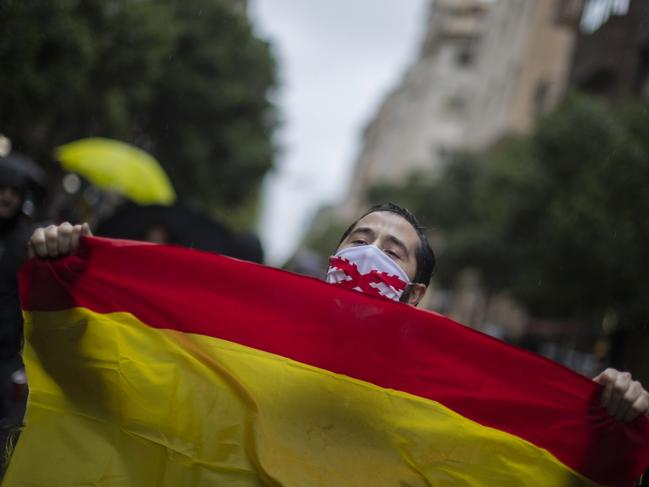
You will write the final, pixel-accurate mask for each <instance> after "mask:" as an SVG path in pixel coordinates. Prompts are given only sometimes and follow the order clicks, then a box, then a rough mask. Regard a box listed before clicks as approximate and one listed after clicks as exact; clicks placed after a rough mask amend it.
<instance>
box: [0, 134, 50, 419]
mask: <svg viewBox="0 0 649 487" xmlns="http://www.w3.org/2000/svg"><path fill="white" fill-rule="evenodd" d="M4 140H6V139H4ZM6 145H7V144H0V146H1V147H0V148H2V149H3V151H4V153H1V152H0V428H2V429H4V430H6V429H8V428H11V427H12V426H15V425H16V424H17V423H20V421H21V420H22V411H21V407H20V404H16V402H15V401H14V399H15V398H14V396H15V392H16V389H17V388H18V387H19V386H18V385H17V384H14V380H13V379H12V377H18V376H20V372H19V371H20V369H21V367H22V363H21V359H20V351H21V346H22V325H23V323H22V314H21V310H20V301H19V298H18V277H17V274H18V269H19V268H20V266H21V265H22V264H23V263H24V262H25V260H27V249H26V244H27V241H28V240H29V236H30V235H31V234H32V232H33V231H34V228H35V227H36V224H34V223H31V222H30V221H29V219H28V218H27V216H26V214H25V213H24V211H23V210H24V209H27V210H28V211H30V210H31V209H30V208H29V205H30V204H31V202H30V201H28V199H27V198H28V194H29V192H30V190H31V189H32V188H33V187H34V186H35V185H38V184H42V181H40V178H42V177H43V174H42V171H40V169H38V167H37V166H36V165H35V163H33V162H32V161H31V160H29V159H27V158H24V157H21V156H18V155H14V154H11V155H9V154H7V153H6V152H7V151H8V147H7V146H6ZM16 372H18V373H17V374H16Z"/></svg>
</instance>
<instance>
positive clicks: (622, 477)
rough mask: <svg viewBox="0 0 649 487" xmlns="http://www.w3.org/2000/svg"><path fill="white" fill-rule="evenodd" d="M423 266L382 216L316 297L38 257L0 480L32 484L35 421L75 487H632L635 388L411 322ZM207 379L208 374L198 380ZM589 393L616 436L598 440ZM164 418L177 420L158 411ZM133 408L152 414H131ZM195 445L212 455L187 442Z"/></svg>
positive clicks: (66, 235)
mask: <svg viewBox="0 0 649 487" xmlns="http://www.w3.org/2000/svg"><path fill="white" fill-rule="evenodd" d="M82 236H90V231H89V229H88V227H87V226H86V225H84V226H80V225H75V226H73V225H70V224H67V223H64V224H62V225H59V226H58V227H57V226H50V227H47V228H44V229H38V230H36V231H35V232H34V235H33V236H32V238H31V240H30V243H29V248H30V253H31V255H33V256H38V257H41V258H45V257H47V258H57V257H61V256H65V255H69V254H71V253H74V252H75V251H77V250H78V249H79V248H80V242H81V238H80V237H82ZM84 245H85V248H84ZM434 262H435V259H434V255H433V252H432V250H431V248H430V245H429V244H428V241H427V239H426V236H425V234H424V232H423V230H422V228H421V227H420V226H419V224H418V223H417V221H416V219H415V218H414V216H412V215H411V214H410V213H409V212H408V211H407V210H404V209H402V208H400V207H398V206H395V205H391V204H387V205H381V206H378V207H374V208H372V209H370V210H369V211H368V212H367V213H366V214H365V215H363V216H362V217H361V218H359V219H358V220H357V221H356V222H354V223H353V224H352V225H351V226H350V227H349V229H348V230H347V231H346V232H345V233H344V234H343V236H342V238H341V241H340V243H339V246H338V248H337V249H336V252H335V255H334V256H333V257H332V258H331V261H330V267H329V270H328V272H327V281H328V282H329V283H331V284H334V285H335V286H330V287H328V286H325V287H323V285H322V284H321V283H319V282H316V281H313V280H310V279H307V278H303V277H299V276H293V275H290V274H287V273H283V272H281V271H277V270H273V269H269V268H265V267H263V266H254V265H252V264H247V263H242V262H238V261H233V260H232V259H227V258H224V257H220V256H211V255H206V254H199V253H194V252H191V251H187V250H182V249H175V248H165V247H154V246H144V245H138V244H129V243H119V242H115V243H113V242H111V241H106V240H102V239H90V240H86V241H84V242H83V245H81V248H80V251H79V254H78V257H75V256H74V255H73V256H70V257H67V258H66V259H63V260H60V261H50V260H47V261H40V263H39V261H38V260H34V261H32V262H31V263H30V266H31V267H30V266H28V267H29V268H28V269H26V270H25V271H24V273H25V274H24V281H23V285H22V288H21V296H22V298H23V308H24V309H25V312H26V321H27V322H28V325H29V327H30V328H29V330H30V331H29V332H28V333H27V334H26V336H27V338H28V345H29V347H28V349H27V352H26V355H28V358H30V359H31V363H33V364H34V365H33V367H34V371H35V373H34V376H35V377H36V379H37V380H36V384H35V386H34V388H33V389H32V395H33V398H31V399H30V400H31V405H30V408H31V409H30V411H31V412H30V411H28V414H27V429H26V434H25V437H24V438H22V439H21V442H24V444H19V447H18V450H17V452H16V454H15V455H14V460H13V463H12V464H11V466H10V471H9V474H8V475H9V476H12V475H13V477H12V478H13V479H17V480H19V481H24V482H25V483H30V485H46V484H41V483H39V477H38V475H36V474H34V473H33V472H30V471H28V469H25V468H22V467H23V461H24V459H25V458H26V455H28V454H29V453H33V452H34V451H36V450H37V449H38V448H39V445H40V443H39V440H40V439H41V438H38V437H37V436H36V435H37V433H34V432H32V434H31V436H29V435H28V434H27V433H29V428H30V421H31V422H33V424H34V428H33V429H32V431H33V430H34V429H35V426H36V424H38V425H39V426H41V428H42V429H43V430H45V431H49V432H50V433H51V434H52V436H51V438H59V439H60V441H61V442H62V443H63V444H64V445H66V446H68V447H69V448H68V450H70V451H66V452H65V455H64V454H63V453H61V455H64V456H65V459H66V461H69V459H70V458H75V455H76V458H81V457H83V456H84V455H86V456H87V455H88V452H87V451H86V452H85V453H84V451H83V450H79V449H78V447H77V448H75V447H74V445H72V446H70V442H71V440H70V441H69V440H65V438H64V436H65V434H66V432H69V431H73V432H75V434H77V435H86V436H85V437H87V438H89V440H88V441H91V440H90V438H92V442H94V443H93V445H95V448H94V449H92V448H91V449H90V452H91V454H90V456H92V457H93V458H92V462H91V463H93V462H94V464H93V465H94V467H93V468H92V469H90V468H88V470H87V471H86V472H84V474H83V481H84V482H86V481H88V479H97V478H99V479H110V481H111V482H116V483H119V482H118V481H116V480H115V479H124V481H123V482H122V483H121V484H120V485H154V484H155V485H202V484H205V485H257V484H268V485H396V484H399V483H401V484H403V483H406V484H408V485H418V484H422V485H438V484H445V483H447V482H449V481H450V482H452V483H458V484H473V485H521V484H525V483H530V478H533V479H534V480H533V481H532V482H531V483H534V484H538V485H582V484H583V485H608V484H616V485H628V484H629V480H630V479H632V478H634V476H635V477H637V476H638V475H639V473H640V472H642V470H643V469H644V468H646V467H647V466H648V464H649V438H647V433H648V432H649V422H647V420H646V418H640V417H639V416H641V415H643V414H646V413H647V411H648V410H649V394H648V393H647V391H645V390H644V388H643V387H642V386H641V385H640V384H639V383H638V382H637V381H633V380H632V379H631V377H630V375H629V374H628V373H625V372H619V371H616V370H613V369H607V370H606V371H604V372H603V373H602V374H600V375H599V376H598V377H597V378H596V379H595V381H596V382H598V383H599V384H601V385H602V386H603V388H601V389H600V388H599V386H594V385H589V384H588V383H587V381H586V382H585V381H584V379H583V378H581V377H580V376H578V375H577V374H574V373H572V372H570V371H568V370H567V369H564V368H562V367H561V366H558V365H556V364H552V363H550V362H548V361H545V360H544V359H542V358H540V357H537V356H534V355H532V354H529V353H527V352H524V351H520V350H518V349H515V348H513V347H509V346H508V345H505V344H503V343H500V342H497V341H495V340H493V339H491V338H489V337H486V336H484V335H482V334H479V333H475V332H473V331H472V330H468V329H466V328H464V327H458V326H457V325H456V324H455V323H452V322H451V321H450V320H448V319H446V318H443V317H441V316H439V315H435V314H433V313H428V312H422V311H417V310H415V309H414V306H416V305H417V304H418V303H419V301H420V300H421V298H422V297H423V295H424V293H425V291H426V288H427V286H428V284H429V282H430V278H431V275H432V272H433V268H434ZM187 274H190V275H187ZM208 287H209V289H208ZM339 288H348V289H354V290H360V291H362V293H363V294H362V295H361V294H360V293H348V292H346V291H344V290H342V289H339ZM134 292H135V293H140V294H138V295H134ZM174 293H181V294H183V296H182V297H183V300H180V299H177V297H176V296H175V294H174ZM250 295H252V296H255V300H254V301H249V300H247V299H246V298H247V297H248V296H250ZM367 295H369V296H367ZM374 297H378V298H381V299H378V300H377V299H374ZM187 300H190V301H191V303H188V302H187ZM389 301H400V302H402V303H407V304H410V305H412V307H402V306H399V305H395V304H393V303H390V302H389ZM199 309H200V310H201V313H203V314H202V315H201V314H198V312H197V310H199ZM127 312H128V313H127ZM431 325H433V326H431ZM73 330H75V331H73ZM115 330H117V331H115ZM30 337H31V342H30ZM129 337H130V338H129ZM57 340H58V341H57ZM55 343H58V344H59V345H60V346H62V347H70V346H71V347H72V348H69V349H66V351H62V350H60V349H59V348H58V347H56V346H55V345H54V344H55ZM71 343H72V345H70V344H71ZM138 344H139V345H138ZM54 349H56V350H54ZM113 349H115V352H112V350H113ZM169 350H172V351H169ZM163 351H164V353H163ZM172 352H173V353H172ZM136 356H137V357H136ZM77 357H78V358H77ZM59 361H62V362H64V364H61V363H59ZM169 363H174V364H176V365H175V368H174V369H168V367H167V366H166V364H169ZM77 364H80V365H79V370H78V371H77V372H76V373H77V374H78V376H77V377H74V376H73V375H74V371H73V370H72V369H73V368H74V367H75V366H77ZM129 364H135V369H132V367H133V365H129ZM205 367H207V368H208V370H209V371H211V372H210V374H208V376H201V377H202V378H201V380H200V381H198V380H197V379H196V377H198V376H197V374H199V372H198V371H199V370H203V369H204V368H205ZM86 368H87V370H91V371H92V374H91V375H89V376H88V377H87V378H88V379H89V378H90V377H92V380H88V382H87V383H88V384H91V383H96V382H97V377H100V378H101V380H100V382H101V384H102V386H101V388H100V389H97V390H90V391H88V393H87V394H88V395H93V397H94V399H92V400H88V399H87V398H86V397H85V395H86V390H85V389H84V388H79V387H78V386H77V382H83V381H84V380H85V379H86V377H85V374H86ZM107 370H117V371H118V374H117V375H110V374H108V372H106V371H107ZM134 370H135V371H137V373H134V372H133V371H134ZM156 371H157V372H156ZM190 371H192V372H190ZM28 374H29V365H28ZM151 374H153V375H151ZM169 374H171V376H172V380H171V381H170V382H169V381H168V380H167V379H166V378H167V377H169ZM199 375H200V374H199ZM161 377H165V380H167V382H165V380H162V379H161ZM181 377H182V378H184V379H183V380H181V381H180V382H179V380H180V378H181ZM205 377H207V378H205ZM30 380H31V377H30ZM162 382H164V384H163V383H162ZM187 382H190V383H189V384H188V385H187V384H186V383H187ZM120 384H121V385H120ZM165 384H166V385H167V386H166V387H171V388H172V389H174V390H173V391H168V390H166V389H165ZM187 387H189V389H187ZM109 391H113V392H111V394H109V395H106V394H107V393H108V392H109ZM191 391H194V392H193V393H192V392H191ZM112 394H117V395H118V396H119V401H117V399H115V397H114V396H113V395H112ZM188 394H193V396H190V395H188ZM197 394H199V395H203V399H204V400H203V401H201V402H200V404H197V403H195V401H196V395H197ZM593 394H598V395H599V396H600V397H599V400H601V404H602V405H603V406H604V407H605V408H606V409H607V410H608V413H609V414H610V415H611V416H613V417H614V418H616V419H618V420H622V421H623V422H627V423H628V426H626V425H623V423H620V424H619V425H618V424H614V423H611V422H610V421H611V419H610V418H609V419H607V418H606V417H605V416H604V415H603V414H602V411H603V410H602V411H600V409H598V408H599V406H596V405H595V402H593V401H594V400H591V398H592V395H593ZM179 396H180V397H182V398H183V400H182V401H181V402H178V397H179ZM230 396H231V397H230ZM210 398H211V399H210ZM70 399H73V400H76V401H79V402H80V403H83V404H81V405H80V406H77V405H76V404H74V401H72V403H71V402H70ZM149 399H151V401H153V402H151V403H150V402H147V401H149ZM115 401H117V402H115ZM166 401H169V403H170V404H171V403H173V405H174V407H175V406H178V405H184V406H186V407H187V411H183V413H185V412H187V413H189V416H185V415H184V414H183V415H181V417H177V415H172V416H170V415H169V413H166V412H164V411H161V408H162V410H164V409H165V407H166V406H167V405H166V404H165V402H166ZM210 401H213V402H210ZM206 402H207V403H209V404H213V405H212V406H210V407H208V408H207V409H205V403H206ZM597 402H599V401H597ZM138 404H139V405H140V406H139V407H138V406H137V405H138ZM145 404H148V405H149V406H148V407H149V408H153V409H151V410H150V411H149V412H148V413H147V414H146V415H143V414H142V411H140V408H141V407H142V405H145ZM192 405H193V406H192ZM169 407H171V406H169ZM215 407H216V409H214V408H215ZM363 408H365V409H363ZM53 411H54V412H56V411H58V412H59V415H58V416H57V414H54V413H53ZM362 411H365V413H362ZM145 412H146V411H145ZM178 413H181V411H178ZM59 417H60V418H61V419H60V420H59V419H58V418H59ZM88 417H91V418H95V419H93V420H92V421H91V422H90V423H89V422H88ZM183 418H186V419H183ZM205 418H210V423H204V420H205ZM168 421H172V422H173V423H174V425H173V428H171V429H169V428H167V427H166V426H167V425H166V424H165V422H168ZM194 422H197V424H201V425H202V426H200V427H196V425H194V426H192V424H194ZM629 422H632V423H629ZM190 423H191V424H190ZM61 424H63V426H61ZM66 424H67V426H66ZM97 424H102V425H103V424H105V425H107V426H106V428H108V429H106V430H105V431H104V429H101V428H99V427H98V426H97ZM108 426H110V428H109V427H108ZM66 428H67V429H66ZM96 428H99V429H96ZM102 428H103V426H102ZM115 428H116V429H115ZM94 429H96V431H95V433H93V434H92V435H91V436H87V435H88V431H92V430H94ZM208 429H209V434H210V435H213V436H210V438H211V440H210V441H208V442H207V443H206V442H205V441H203V440H200V439H199V438H197V437H196V434H197V433H198V432H202V433H200V434H199V436H203V437H204V436H205V435H207V434H208V432H207V430H208ZM41 434H44V433H41ZM116 435H117V436H116ZM160 435H162V436H160ZM241 435H242V436H241ZM62 437H63V439H61V438H62ZM116 438H117V439H116ZM214 442H216V443H217V445H216V446H214ZM41 443H42V442H41ZM120 444H122V445H127V446H126V447H124V446H122V450H120V447H119V445H120ZM79 446H80V445H79ZM124 448H126V450H128V451H132V452H136V451H137V452H140V454H141V458H143V459H145V460H146V461H140V464H138V465H137V466H136V465H135V464H133V462H132V461H131V460H130V457H129V456H128V455H126V456H125V455H120V454H119V453H120V452H121V451H123V450H124ZM21 449H22V450H21ZM95 451H96V452H97V454H96V455H94V456H93V455H92V453H93V452H95ZM206 451H210V452H211V453H210V454H206V453H205V452H206ZM75 452H76V453H75ZM101 452H103V453H101ZM144 452H146V453H144ZM164 452H166V453H164ZM174 452H175V453H174ZM21 455H22V456H21ZM177 455H180V457H179V458H177ZM95 457H96V458H95ZM111 459H112V460H111ZM115 459H118V460H115ZM116 462H117V463H116ZM97 465H99V466H101V468H100V470H101V472H99V471H98V470H97V468H99V467H97ZM226 465H227V467H226ZM12 468H13V471H12ZM53 470H54V471H56V475H58V476H62V477H65V479H64V480H65V481H66V482H68V483H69V484H71V483H75V482H79V483H80V482H81V480H79V479H78V478H76V477H75V478H74V479H72V478H71V477H69V474H68V473H67V471H66V470H62V469H59V470H57V469H56V468H53ZM50 475H54V474H50ZM192 476H195V477H192ZM192 478H193V480H191V479H192ZM135 479H140V480H139V481H136V480H135ZM156 479H157V480H156ZM188 479H189V480H188ZM197 479H198V480H197ZM537 479H538V480H537ZM181 480H182V481H181ZM107 482H108V481H107ZM138 482H139V483H138ZM147 482H148V483H147ZM100 484H101V482H98V483H97V485H100ZM109 484H110V485H115V483H110V482H108V483H106V485H109ZM101 485H103V484H101Z"/></svg>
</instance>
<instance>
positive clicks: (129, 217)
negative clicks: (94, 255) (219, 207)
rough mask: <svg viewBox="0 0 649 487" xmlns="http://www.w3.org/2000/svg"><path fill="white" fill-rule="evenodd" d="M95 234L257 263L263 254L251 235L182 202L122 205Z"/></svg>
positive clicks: (101, 224) (257, 242)
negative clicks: (145, 241) (204, 251)
mask: <svg viewBox="0 0 649 487" xmlns="http://www.w3.org/2000/svg"><path fill="white" fill-rule="evenodd" d="M95 233H96V234H97V235H98V236H103V237H112V238H125V239H130V240H147V241H154V242H157V243H169V244H176V245H183V246H185V247H191V248H195V249H199V250H207V251H213V252H218V253H220V254H224V255H229V256H231V257H237V258H240V259H246V260H252V261H255V262H260V261H261V258H262V255H263V253H262V251H261V245H260V244H259V240H258V239H256V240H255V239H254V238H253V237H251V236H250V235H246V236H244V237H241V238H240V237H238V236H237V235H236V234H234V233H233V232H232V231H231V230H230V229H229V228H228V227H227V226H225V225H224V224H223V223H221V222H219V221H217V220H215V219H214V218H211V217H210V216H208V215H206V214H205V213H202V212H200V211H197V210H195V209H192V208H188V207H186V206H184V205H181V204H175V205H173V206H161V205H149V206H139V205H136V204H134V203H128V204H125V205H124V206H122V207H121V208H120V209H118V210H117V211H116V212H115V213H114V214H113V215H112V216H111V217H110V218H108V219H107V220H105V221H103V222H102V223H100V225H99V226H98V228H97V229H96V231H95ZM255 242H256V243H255Z"/></svg>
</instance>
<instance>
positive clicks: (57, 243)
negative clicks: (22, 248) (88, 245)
mask: <svg viewBox="0 0 649 487" xmlns="http://www.w3.org/2000/svg"><path fill="white" fill-rule="evenodd" d="M82 236H83V237H91V236H92V232H91V231H90V227H89V226H88V224H87V223H84V224H83V225H71V224H70V223H68V222H65V223H61V224H60V225H58V226H56V225H50V226H49V227H45V228H37V229H36V230H34V233H33V234H32V236H31V238H30V239H29V242H28V243H27V251H28V253H29V257H30V258H31V257H34V256H36V257H63V256H65V255H68V254H71V253H72V252H74V251H75V250H77V248H79V239H80V238H81V237H82Z"/></svg>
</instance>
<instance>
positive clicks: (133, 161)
mask: <svg viewBox="0 0 649 487" xmlns="http://www.w3.org/2000/svg"><path fill="white" fill-rule="evenodd" d="M54 155H55V157H56V158H57V159H58V160H59V162H61V165H62V166H63V167H64V168H65V169H67V170H68V171H71V172H74V173H77V174H79V175H81V176H83V177H84V178H86V179H87V180H88V181H90V182H91V183H92V184H94V185H95V186H98V187H100V188H103V189H113V190H116V191H118V192H120V193H122V194H123V195H124V196H126V197H127V198H129V199H130V200H133V201H134V202H136V203H139V204H141V205H152V204H160V205H170V204H172V203H173V202H174V200H175V199H176V193H175V191H174V188H173V186H172V185H171V181H169V178H168V177H167V174H166V173H165V172H164V170H163V169H162V167H160V164H159V163H158V161H156V160H155V159H154V158H153V157H152V156H151V155H150V154H147V153H146V152H144V151H143V150H141V149H138V148H137V147H134V146H132V145H129V144H125V143H124V142H119V141H117V140H111V139H103V138H90V139H81V140H77V141H74V142H70V143H68V144H65V145H62V146H59V147H57V148H56V149H55V150H54Z"/></svg>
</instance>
